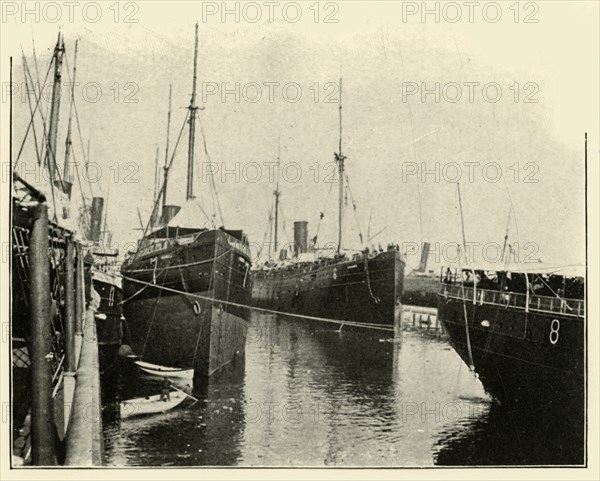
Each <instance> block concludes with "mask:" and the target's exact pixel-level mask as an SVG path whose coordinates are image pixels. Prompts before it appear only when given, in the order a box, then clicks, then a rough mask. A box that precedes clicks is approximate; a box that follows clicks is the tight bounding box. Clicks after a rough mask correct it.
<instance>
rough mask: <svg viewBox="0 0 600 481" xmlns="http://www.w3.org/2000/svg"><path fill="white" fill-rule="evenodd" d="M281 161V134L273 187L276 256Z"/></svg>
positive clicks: (274, 249) (274, 246)
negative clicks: (275, 180) (274, 185)
mask: <svg viewBox="0 0 600 481" xmlns="http://www.w3.org/2000/svg"><path fill="white" fill-rule="evenodd" d="M280 162H281V136H280V137H279V142H278V143H277V184H276V187H275V192H273V195H275V239H274V240H275V242H274V243H273V251H274V252H275V256H277V234H278V231H279V196H280V195H281V192H279V164H280Z"/></svg>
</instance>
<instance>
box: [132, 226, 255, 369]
mask: <svg viewBox="0 0 600 481" xmlns="http://www.w3.org/2000/svg"><path fill="white" fill-rule="evenodd" d="M231 241H232V239H231V238H230V236H228V235H227V234H225V233H223V232H221V231H208V232H205V233H202V234H201V235H200V236H199V237H198V239H197V240H196V241H194V242H193V243H191V244H188V245H185V246H179V247H178V248H177V247H176V248H173V249H170V250H169V249H168V250H166V251H164V252H163V253H157V255H155V256H146V257H145V258H144V259H142V260H140V261H138V262H135V263H131V264H129V265H128V266H124V267H123V268H122V272H123V276H124V282H123V287H124V293H125V302H124V314H125V319H126V322H127V326H128V337H129V342H130V343H131V348H132V350H133V352H134V353H135V354H136V355H138V356H140V357H141V359H142V360H144V361H146V362H149V363H153V364H157V365H161V366H169V367H177V368H193V369H194V375H195V378H196V379H197V378H204V377H208V376H210V375H212V374H214V373H216V372H217V371H219V370H220V369H222V368H223V367H225V366H226V365H228V364H230V363H232V362H235V361H236V360H237V359H239V358H240V357H243V356H244V349H245V341H246V333H247V319H248V316H249V312H248V309H247V308H246V307H243V306H247V305H248V304H249V301H250V288H251V287H250V286H251V282H250V276H249V266H250V262H249V258H248V255H247V254H248V253H247V252H245V251H241V250H239V249H238V248H237V247H235V246H233V245H232V244H233V243H235V242H233V243H232V242H231ZM213 299H214V300H213Z"/></svg>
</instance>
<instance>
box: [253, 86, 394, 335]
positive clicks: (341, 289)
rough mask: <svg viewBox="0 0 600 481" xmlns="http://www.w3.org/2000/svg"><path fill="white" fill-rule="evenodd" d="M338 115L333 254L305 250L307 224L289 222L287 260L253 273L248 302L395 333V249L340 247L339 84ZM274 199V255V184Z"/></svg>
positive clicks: (288, 312) (341, 155)
mask: <svg viewBox="0 0 600 481" xmlns="http://www.w3.org/2000/svg"><path fill="white" fill-rule="evenodd" d="M339 117H340V140H339V150H338V152H336V153H335V154H334V158H335V162H336V164H337V167H338V169H337V170H338V188H339V199H338V201H339V205H338V214H339V218H338V243H337V250H336V252H335V254H333V255H329V256H327V255H320V251H319V250H316V249H312V250H311V251H310V252H309V249H308V223H307V222H305V221H298V222H295V223H294V249H293V251H294V252H293V257H292V258H291V259H290V260H287V259H286V258H285V257H286V256H284V255H281V256H280V260H279V261H278V262H274V261H273V260H271V259H270V260H269V261H268V262H267V263H265V264H264V265H262V266H260V267H258V268H256V269H253V273H252V281H253V286H252V302H253V305H255V306H257V307H260V308H263V309H268V310H271V311H276V312H280V313H282V314H292V315H297V316H299V317H301V316H304V317H308V318H316V319H327V320H336V321H350V322H358V323H365V324H378V325H385V326H390V327H392V328H393V329H394V330H395V331H396V332H398V331H399V330H400V328H401V322H402V292H403V282H404V267H405V262H404V260H403V259H402V257H401V255H400V252H399V248H398V246H397V245H392V244H390V245H388V247H387V249H386V250H383V249H381V248H380V249H379V250H376V249H372V250H369V249H368V248H366V249H364V250H363V251H361V252H356V253H354V254H352V255H350V256H349V255H347V254H346V252H345V251H344V249H343V244H342V233H343V218H344V179H345V174H344V162H345V160H346V157H345V156H344V155H343V154H342V135H341V133H342V104H341V80H340V104H339ZM274 196H275V206H274V212H275V229H274V239H275V241H274V247H275V248H274V250H275V252H276V251H277V244H278V243H277V230H278V222H277V221H278V214H279V196H280V192H279V185H277V189H276V190H275V192H274ZM313 241H316V239H313ZM314 243H315V244H316V242H314ZM285 252H286V251H283V252H282V254H283V253H285ZM341 323H342V324H343V322H341Z"/></svg>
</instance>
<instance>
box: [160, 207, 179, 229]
mask: <svg viewBox="0 0 600 481" xmlns="http://www.w3.org/2000/svg"><path fill="white" fill-rule="evenodd" d="M180 210H181V206H179V205H165V206H163V212H162V219H161V220H162V223H163V225H167V224H168V223H169V222H171V219H173V217H175V216H176V215H177V214H178V213H179V211H180Z"/></svg>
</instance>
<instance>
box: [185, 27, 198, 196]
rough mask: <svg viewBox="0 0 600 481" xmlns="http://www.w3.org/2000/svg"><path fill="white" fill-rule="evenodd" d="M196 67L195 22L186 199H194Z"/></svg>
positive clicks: (189, 108) (196, 109) (196, 43)
mask: <svg viewBox="0 0 600 481" xmlns="http://www.w3.org/2000/svg"><path fill="white" fill-rule="evenodd" d="M197 65H198V23H197V22H196V40H195V45H194V81H193V85H192V99H191V101H190V106H189V107H188V110H189V111H190V119H189V122H190V138H189V143H188V170H187V193H186V199H187V200H189V199H191V198H192V197H194V140H195V134H196V114H197V111H198V107H196V67H197Z"/></svg>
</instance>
